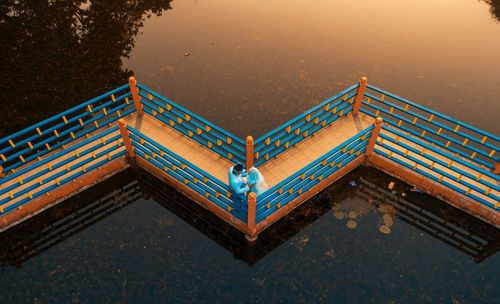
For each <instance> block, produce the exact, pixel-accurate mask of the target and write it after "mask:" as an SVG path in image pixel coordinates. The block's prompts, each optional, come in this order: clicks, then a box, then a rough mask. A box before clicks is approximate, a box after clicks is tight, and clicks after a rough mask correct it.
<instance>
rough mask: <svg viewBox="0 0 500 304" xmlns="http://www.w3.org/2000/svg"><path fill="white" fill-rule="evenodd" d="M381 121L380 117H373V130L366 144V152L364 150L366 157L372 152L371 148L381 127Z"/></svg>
mask: <svg viewBox="0 0 500 304" xmlns="http://www.w3.org/2000/svg"><path fill="white" fill-rule="evenodd" d="M383 122H384V121H383V120H382V118H380V117H377V118H375V121H374V122H373V130H372V133H371V136H370V139H369V140H368V145H366V152H365V155H366V157H370V156H371V155H372V154H373V148H374V147H375V144H376V143H377V138H378V135H379V134H380V130H381V129H382V123H383Z"/></svg>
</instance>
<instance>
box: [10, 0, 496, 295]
mask: <svg viewBox="0 0 500 304" xmlns="http://www.w3.org/2000/svg"><path fill="white" fill-rule="evenodd" d="M48 3H50V5H49V4H48ZM499 7H500V4H499V3H498V1H496V0H490V1H475V0H441V1H416V0H411V1H394V0H383V1H376V2H375V1H326V0H324V1H320V0H317V1H307V2H306V1H277V0H269V1H230V0H217V1H216V0H213V1H203V0H199V1H196V0H194V1H188V0H185V1H180V0H175V1H154V0H150V1H137V2H136V1H118V0H103V1H95V3H92V4H90V3H89V2H84V1H13V0H6V1H2V3H1V4H0V49H1V50H2V56H0V67H1V69H2V70H0V90H1V92H2V94H1V95H0V96H1V97H0V103H1V105H2V108H3V109H4V111H3V112H2V114H0V115H1V117H2V118H3V119H1V120H0V136H3V135H5V134H7V133H9V132H12V131H14V130H17V129H19V128H22V127H24V126H27V125H29V124H31V123H34V122H36V121H38V120H40V119H43V118H45V117H48V116H49V115H52V114H55V113H57V112H60V111H62V110H64V109H66V108H68V107H70V106H71V105H75V104H77V103H79V102H81V101H83V100H84V99H87V98H90V97H93V96H95V95H97V94H99V93H102V92H104V91H106V90H108V89H111V88H113V87H115V86H117V85H119V84H122V83H124V82H125V81H126V78H127V77H128V76H129V75H131V74H135V75H136V76H137V78H138V79H139V81H141V82H142V83H144V84H145V85H147V86H149V87H151V88H153V89H155V90H157V91H159V92H160V93H162V94H164V95H166V96H168V97H170V98H172V99H173V100H175V101H177V102H178V103H180V104H181V105H183V106H185V107H187V108H189V109H191V110H193V111H195V112H197V113H199V114H201V115H202V116H204V117H206V118H208V119H209V120H211V121H214V122H216V123H217V124H219V125H220V126H222V127H224V128H226V129H228V130H230V131H231V132H233V133H235V134H237V135H240V136H244V135H247V134H252V135H255V136H258V135H260V134H263V133H264V132H266V131H268V130H270V129H271V128H273V127H276V126H277V125H278V124H280V123H282V122H285V121H286V120H288V119H290V118H292V117H294V116H295V115H297V114H299V113H300V112H301V111H303V110H305V109H307V108H309V107H310V106H312V105H314V104H316V103H317V102H319V101H321V100H322V99H324V98H326V97H328V96H330V95H333V94H334V93H335V92H337V91H339V90H341V89H343V88H345V87H346V86H348V85H350V84H352V83H354V82H355V81H357V80H358V79H359V77H360V76H361V75H364V74H365V75H367V76H368V77H369V82H370V83H373V84H375V85H378V86H380V87H382V88H384V89H386V90H389V91H392V92H395V93H398V94H400V95H402V96H404V97H407V98H410V99H413V100H416V101H419V102H421V103H422V104H425V105H428V106H431V107H433V108H435V109H438V110H439V111H441V112H443V113H446V114H449V115H451V116H453V117H456V118H459V119H461V120H463V121H465V122H469V123H472V124H474V125H476V126H478V127H480V128H483V129H485V130H488V131H490V132H492V133H496V134H498V133H499V131H500V125H499V123H498V117H499V114H500V102H499V97H498V96H500V76H498V71H500V57H499V54H500V22H499V20H500V14H499V13H498V12H499ZM188 52H189V56H185V54H186V53H188ZM350 180H356V181H357V183H358V187H356V188H350V187H349V186H348V185H347V184H348V182H349V181H350ZM390 181H392V179H391V178H389V177H387V176H384V175H382V174H380V173H378V172H374V171H373V170H371V169H360V170H357V171H356V172H354V173H353V174H351V175H349V176H347V177H346V178H345V179H344V180H342V181H341V182H339V183H337V184H336V185H334V186H332V187H331V188H329V189H328V190H325V191H324V192H322V193H321V194H320V195H319V196H317V197H315V198H314V199H312V200H311V201H310V202H308V203H307V204H306V206H304V208H301V209H299V210H298V211H297V212H295V213H294V214H292V215H291V216H290V217H287V218H286V219H285V220H284V221H282V222H281V223H280V224H278V225H277V226H276V227H275V228H274V229H272V230H270V231H267V232H266V233H265V235H262V236H261V237H260V242H259V243H258V244H257V245H256V246H254V247H248V246H246V245H245V243H244V241H243V240H242V238H241V235H239V234H238V233H235V232H234V231H232V230H231V229H230V228H229V227H228V226H227V225H223V224H222V223H220V222H218V221H217V220H216V219H213V218H210V217H208V215H207V214H205V213H203V212H202V210H199V209H197V208H196V207H195V206H193V204H192V203H190V202H189V201H186V200H185V199H183V198H182V197H181V196H179V195H177V194H176V193H175V192H174V191H172V190H171V189H168V187H166V186H164V185H162V184H158V183H155V181H154V180H151V178H149V177H148V176H147V175H144V174H140V173H131V172H127V173H125V174H123V175H120V176H118V177H117V178H115V179H113V180H111V181H109V182H106V183H103V184H101V185H99V186H98V187H96V188H95V189H92V190H91V191H89V192H87V193H85V194H82V195H80V196H78V197H77V198H75V199H72V200H70V201H68V202H65V203H64V204H63V205H62V206H61V207H59V208H55V209H54V210H51V211H50V212H48V213H46V214H43V215H42V216H40V217H37V218H35V219H34V220H33V221H31V222H30V223H28V224H26V225H23V226H20V227H19V228H17V229H16V230H13V231H12V232H10V233H8V234H4V235H2V236H0V247H1V248H0V259H1V261H2V266H1V268H0V286H1V288H0V303H33V302H36V303H67V302H85V303H99V302H110V303H116V302H125V303H128V302H134V303H137V302H144V303H150V302H153V303H154V302H164V303H177V302H187V303H193V302H201V303H212V302H226V303H240V302H256V303H274V302H280V303H296V302H300V303H304V302H306V303H333V302H337V303H348V302H350V303H354V302H362V303H364V302H373V303H414V302H423V303H499V302H500V296H499V293H498V291H497V290H496V287H497V286H498V285H499V283H500V280H499V269H500V257H499V255H498V254H495V253H496V252H497V251H498V242H499V238H500V236H499V232H498V230H497V229H492V228H491V227H488V226H486V225H483V224H481V223H480V222H478V221H476V220H474V219H473V218H470V217H468V216H467V215H465V214H463V213H460V212H456V211H455V210H454V209H452V208H448V207H447V206H446V205H444V204H443V203H440V202H439V201H436V200H434V199H432V198H429V197H427V196H423V195H420V194H416V193H413V192H411V191H409V187H408V186H406V185H403V184H401V183H399V182H396V187H395V188H394V190H393V191H396V193H395V194H394V195H395V196H396V198H397V199H396V198H394V195H392V194H391V193H390V191H392V190H388V189H387V184H388V183H389V182H390ZM112 189H113V190H112ZM120 189H125V190H120ZM370 189H371V190H370ZM374 189H375V190H374ZM388 191H389V192H388ZM402 193H406V194H408V195H407V196H406V197H405V198H403V197H402ZM378 196H380V198H377V197H378ZM403 200H404V201H407V202H405V203H404V205H401V204H402V203H401V202H402V201H403ZM389 206H392V207H389ZM401 206H402V207H401ZM405 206H406V207H405ZM332 208H333V209H335V211H337V212H338V211H342V212H345V213H346V214H347V213H348V212H349V211H355V212H356V214H357V217H356V219H354V221H355V222H356V223H357V227H356V228H354V229H349V228H347V227H346V225H347V223H348V219H346V218H344V219H341V220H339V219H337V218H336V217H335V216H334V213H333V210H332ZM338 208H340V210H336V209H338ZM385 214H389V215H390V216H391V218H393V220H394V224H393V226H392V227H391V232H390V233H389V234H383V233H381V232H380V231H379V227H380V225H381V224H382V223H383V219H384V217H383V216H384V215H385ZM336 215H338V213H336ZM207 218H208V220H207ZM464 226H466V227H470V229H469V230H468V231H464V230H463V229H464V228H463V227H464Z"/></svg>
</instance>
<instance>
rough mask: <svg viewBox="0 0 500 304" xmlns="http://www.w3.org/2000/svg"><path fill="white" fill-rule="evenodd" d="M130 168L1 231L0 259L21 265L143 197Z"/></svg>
mask: <svg viewBox="0 0 500 304" xmlns="http://www.w3.org/2000/svg"><path fill="white" fill-rule="evenodd" d="M130 173H131V172H130V171H126V172H122V173H119V174H118V175H116V176H114V177H113V178H111V179H109V180H107V181H106V182H104V183H100V184H97V185H96V186H94V187H92V188H91V189H89V190H88V191H85V192H82V193H81V194H79V195H77V196H75V197H72V198H70V199H68V200H67V201H66V202H65V203H64V204H61V205H58V206H56V207H54V208H51V209H49V210H47V211H46V212H44V213H43V214H39V215H38V216H35V217H33V218H32V219H30V220H28V221H26V222H24V223H22V224H20V225H18V226H16V227H14V228H12V229H11V230H9V231H7V232H4V233H3V234H0V260H2V261H4V262H6V263H8V264H11V265H14V266H20V265H21V264H22V263H23V262H24V261H26V260H28V259H30V258H31V257H33V256H36V255H38V254H40V253H42V252H43V251H45V250H47V249H49V248H50V247H52V246H55V245H57V244H58V243H60V242H62V241H64V240H65V239H67V238H69V237H71V236H72V235H74V234H76V233H78V232H79V231H81V230H83V229H85V228H87V227H89V226H91V225H93V224H95V223H97V222H99V221H100V220H102V219H104V218H106V217H108V216H109V215H111V214H113V213H114V212H116V211H118V210H120V209H121V208H123V207H125V206H127V205H129V204H130V203H132V202H134V201H136V200H137V199H138V198H140V197H141V196H142V194H141V192H140V189H139V185H138V183H137V181H136V180H135V179H134V178H133V176H132V175H131V174H130Z"/></svg>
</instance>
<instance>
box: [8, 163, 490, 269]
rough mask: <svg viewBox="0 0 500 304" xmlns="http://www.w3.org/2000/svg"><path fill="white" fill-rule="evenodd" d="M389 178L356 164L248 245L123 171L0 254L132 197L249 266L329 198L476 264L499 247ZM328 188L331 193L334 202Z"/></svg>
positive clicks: (60, 233)
mask: <svg viewBox="0 0 500 304" xmlns="http://www.w3.org/2000/svg"><path fill="white" fill-rule="evenodd" d="M351 180H357V181H359V186H358V187H356V188H351V187H349V186H348V183H349V181H351ZM390 180H391V177H390V176H388V175H385V174H383V173H381V172H379V171H378V170H376V169H373V168H367V167H360V168H358V169H356V170H354V171H353V172H351V173H350V174H348V175H346V176H344V177H343V178H341V179H340V180H339V181H338V182H336V183H335V184H333V185H331V186H330V187H329V188H327V189H328V190H327V191H322V192H321V193H319V194H318V195H316V196H315V197H313V198H312V199H310V200H309V201H308V203H307V204H303V205H302V206H300V207H298V208H297V209H295V210H294V211H292V212H291V213H289V214H288V215H287V216H286V217H284V218H282V219H281V220H279V221H278V222H277V223H276V224H275V225H273V226H272V227H270V228H269V229H267V230H265V231H263V232H262V234H261V235H260V237H259V238H258V239H257V241H256V242H255V243H253V244H249V243H248V242H247V241H246V239H245V236H244V234H242V233H241V232H240V231H238V230H237V229H236V228H234V227H232V226H231V225H229V224H227V223H226V222H224V221H223V220H222V219H220V218H219V217H217V216H216V215H214V214H212V213H211V212H209V211H207V210H206V209H204V208H202V207H200V206H199V205H198V204H196V203H194V202H192V201H190V200H189V199H188V198H186V197H185V196H184V195H182V194H181V193H179V192H177V191H176V190H175V189H173V188H171V187H170V186H168V185H166V184H165V183H163V182H162V181H160V180H158V179H157V178H156V177H154V176H153V175H151V174H149V173H147V172H146V171H144V170H141V169H138V170H136V171H132V170H127V171H124V172H122V173H119V174H118V175H116V176H115V177H113V178H111V179H109V180H107V181H105V182H103V183H100V184H97V185H96V186H94V187H92V188H91V189H89V190H87V191H85V192H83V193H81V194H79V195H78V196H76V197H73V198H70V199H68V200H67V201H66V202H65V203H64V204H60V205H57V206H55V207H53V208H51V209H49V210H47V211H45V212H43V213H42V214H40V215H38V216H35V217H33V218H32V219H30V220H28V221H26V222H24V223H22V224H20V225H18V226H16V227H15V228H13V229H11V230H9V231H7V232H5V233H3V234H1V235H0V260H1V262H2V263H3V264H7V265H10V266H14V267H21V266H22V264H23V263H24V262H26V261H27V260H29V259H31V258H32V257H35V256H37V255H39V254H41V253H43V252H44V251H46V250H47V249H49V248H51V247H53V246H56V245H57V244H59V243H60V242H62V241H64V240H65V239H67V238H69V237H71V236H72V235H74V234H76V233H78V232H79V231H82V230H83V229H85V228H87V227H89V226H91V225H93V224H95V223H97V222H99V221H100V220H102V219H104V218H106V217H108V216H110V215H112V214H113V213H115V212H116V211H118V210H120V209H122V208H124V207H126V206H128V205H129V204H132V203H134V202H136V201H137V200H138V199H140V198H145V199H149V198H151V199H153V201H155V202H156V203H158V204H160V205H161V206H163V207H165V208H166V209H168V210H169V211H171V212H173V213H174V214H175V215H176V216H178V217H179V218H181V219H182V220H183V221H185V222H187V223H188V224H190V225H191V226H193V227H194V228H195V229H197V230H198V231H200V232H201V233H203V234H205V235H206V236H208V237H209V238H210V239H212V240H213V241H215V242H216V243H217V244H219V245H220V246H222V247H224V248H225V249H226V250H228V251H229V252H231V253H232V254H233V255H234V257H235V258H237V259H240V260H242V261H244V262H245V263H247V264H248V265H249V266H252V265H254V264H255V263H257V262H258V261H260V260H261V259H262V258H264V257H265V256H267V255H268V254H270V253H271V252H272V251H274V250H275V249H276V248H278V247H280V246H281V245H282V244H283V243H285V242H287V241H288V240H289V239H290V238H292V237H293V236H294V235H296V234H297V233H299V232H300V231H302V230H303V229H304V228H306V227H307V226H309V225H310V224H312V223H313V222H315V221H316V220H317V219H318V218H320V217H322V216H324V215H325V214H326V213H328V212H330V211H331V209H332V204H334V203H335V202H339V201H342V200H344V199H346V198H348V197H356V198H360V199H364V200H368V201H370V202H371V203H372V204H374V205H377V204H379V203H380V202H381V201H383V202H384V203H385V204H391V205H393V206H394V208H395V210H396V217H398V218H399V219H401V220H403V221H405V222H407V223H409V224H410V225H413V226H415V227H416V228H418V229H420V230H422V231H423V232H425V233H427V234H429V235H431V236H433V237H435V238H436V239H438V240H440V241H442V242H444V243H446V244H448V245H450V246H452V247H454V248H455V249H457V250H459V251H461V252H463V253H465V254H467V255H469V256H471V257H472V258H473V259H474V260H475V261H476V262H477V263H480V262H482V261H484V260H485V259H486V258H487V257H489V256H491V255H493V254H495V253H496V252H497V251H498V250H499V249H500V241H499V240H500V231H499V230H498V229H497V228H495V227H493V226H491V225H488V224H485V223H483V222H482V221H480V220H478V219H476V218H474V217H472V216H470V215H468V214H466V213H464V212H462V211H460V210H458V209H456V208H453V207H451V206H449V205H447V204H445V203H442V202H440V201H439V200H437V199H434V198H432V197H430V196H428V195H425V194H420V193H419V194H414V195H412V194H411V193H410V192H409V189H410V186H408V185H402V183H398V185H400V186H399V188H398V189H397V190H398V191H399V192H403V191H407V192H408V193H410V194H409V195H408V196H406V197H405V198H404V199H403V198H401V197H399V196H398V195H396V194H393V193H391V192H389V191H388V190H387V189H386V187H387V182H388V181H390ZM331 193H335V200H332V198H331Z"/></svg>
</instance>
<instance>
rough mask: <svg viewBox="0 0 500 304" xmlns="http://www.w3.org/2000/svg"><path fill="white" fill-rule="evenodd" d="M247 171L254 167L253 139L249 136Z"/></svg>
mask: <svg viewBox="0 0 500 304" xmlns="http://www.w3.org/2000/svg"><path fill="white" fill-rule="evenodd" d="M246 142H247V163H246V166H247V170H248V169H250V168H252V167H253V137H252V136H250V135H249V136H247V140H246Z"/></svg>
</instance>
